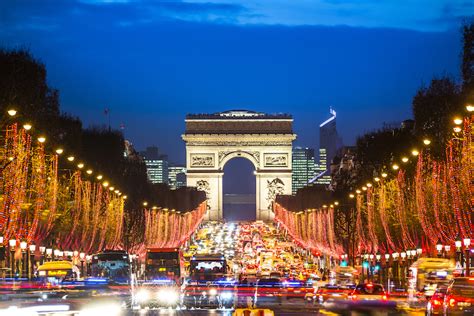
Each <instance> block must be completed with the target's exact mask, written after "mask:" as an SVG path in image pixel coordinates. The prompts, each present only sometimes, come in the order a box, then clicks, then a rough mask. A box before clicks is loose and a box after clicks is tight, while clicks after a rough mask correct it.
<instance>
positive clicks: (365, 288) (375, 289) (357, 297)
mask: <svg viewBox="0 0 474 316" xmlns="http://www.w3.org/2000/svg"><path fill="white" fill-rule="evenodd" d="M349 298H350V299H351V300H353V301H386V300H387V299H388V297H387V294H386V293H385V290H384V288H383V285H382V284H377V283H364V284H359V285H357V286H356V288H355V289H354V291H352V293H351V294H350V295H349Z"/></svg>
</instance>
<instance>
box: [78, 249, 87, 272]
mask: <svg viewBox="0 0 474 316" xmlns="http://www.w3.org/2000/svg"><path fill="white" fill-rule="evenodd" d="M85 257H86V254H85V253H83V252H81V253H79V259H80V260H81V275H82V277H84V259H85Z"/></svg>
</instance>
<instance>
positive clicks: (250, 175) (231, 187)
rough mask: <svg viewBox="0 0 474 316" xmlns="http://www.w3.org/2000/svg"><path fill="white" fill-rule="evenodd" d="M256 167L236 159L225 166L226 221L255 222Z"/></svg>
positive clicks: (224, 201) (224, 214)
mask: <svg viewBox="0 0 474 316" xmlns="http://www.w3.org/2000/svg"><path fill="white" fill-rule="evenodd" d="M254 171H255V167H254V165H253V164H252V162H251V161H250V160H248V159H246V158H241V157H236V158H232V159H231V160H229V161H228V162H227V163H226V164H225V165H224V178H223V184H222V186H223V188H222V189H223V196H224V200H223V216H224V219H225V220H226V221H254V220H256V216H257V205H256V195H255V192H256V181H255V174H254Z"/></svg>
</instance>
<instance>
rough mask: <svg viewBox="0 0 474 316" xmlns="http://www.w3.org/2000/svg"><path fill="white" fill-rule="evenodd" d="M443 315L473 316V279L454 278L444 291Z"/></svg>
mask: <svg viewBox="0 0 474 316" xmlns="http://www.w3.org/2000/svg"><path fill="white" fill-rule="evenodd" d="M443 310H444V315H474V277H460V278H455V279H454V280H453V281H452V282H451V284H450V285H449V286H448V288H447V290H446V295H445V296H444V301H443Z"/></svg>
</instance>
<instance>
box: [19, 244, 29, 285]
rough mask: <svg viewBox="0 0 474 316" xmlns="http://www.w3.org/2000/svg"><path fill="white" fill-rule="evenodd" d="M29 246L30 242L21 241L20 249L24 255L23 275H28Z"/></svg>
mask: <svg viewBox="0 0 474 316" xmlns="http://www.w3.org/2000/svg"><path fill="white" fill-rule="evenodd" d="M27 248H28V243H27V242H26V241H24V240H22V241H21V242H20V249H21V257H22V267H21V268H22V269H21V276H22V277H24V276H28V263H27V261H28V253H27V252H26V249H27Z"/></svg>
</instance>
